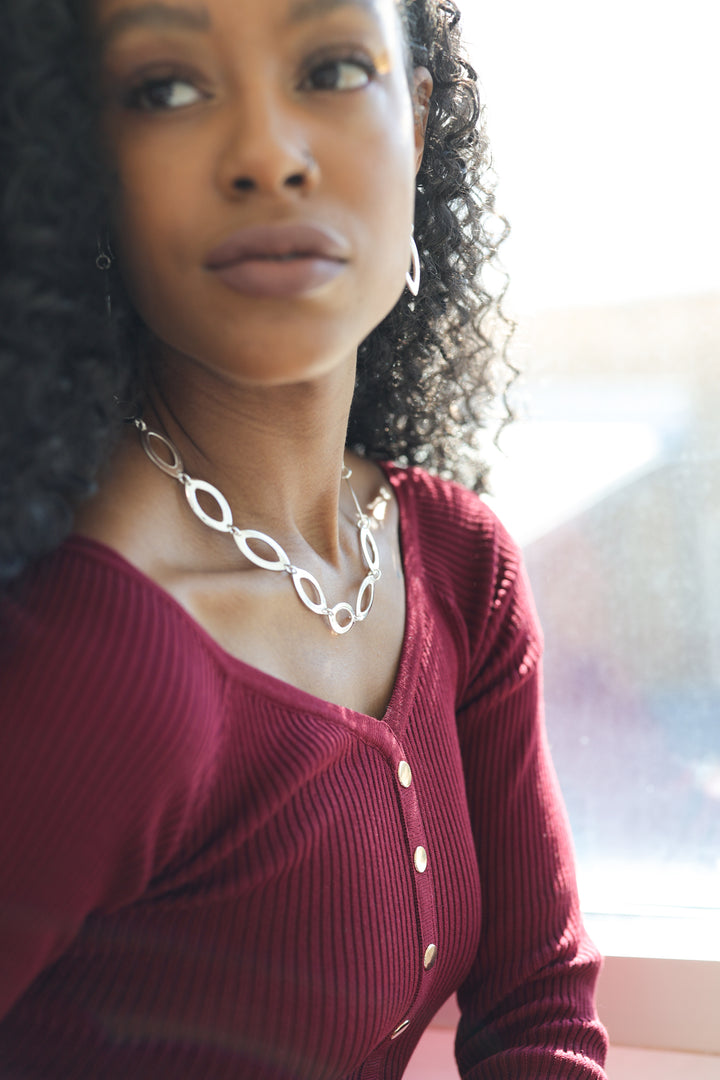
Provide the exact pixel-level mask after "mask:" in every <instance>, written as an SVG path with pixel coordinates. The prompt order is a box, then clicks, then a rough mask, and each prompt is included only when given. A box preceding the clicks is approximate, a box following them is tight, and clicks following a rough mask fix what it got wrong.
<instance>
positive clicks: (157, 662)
mask: <svg viewBox="0 0 720 1080" xmlns="http://www.w3.org/2000/svg"><path fill="white" fill-rule="evenodd" d="M387 471H388V476H389V479H390V482H391V483H392V485H393V487H394V489H395V492H396V495H397V498H398V501H399V506H400V521H401V541H402V552H403V562H404V567H405V577H406V584H407V625H406V634H405V642H404V648H403V653H402V658H401V662H400V669H399V672H398V676H397V682H396V685H395V689H394V692H393V696H392V699H391V701H390V704H389V706H388V709H387V713H386V715H385V717H384V718H383V720H381V721H379V720H375V719H372V718H370V717H367V716H364V715H362V714H359V713H356V712H353V711H352V710H350V709H346V708H341V707H338V706H335V705H331V704H329V703H327V702H325V701H322V700H319V699H317V698H315V697H313V696H312V695H310V694H307V693H304V692H302V691H300V690H297V689H295V688H293V687H291V686H289V685H287V684H285V683H283V682H281V681H280V680H278V679H275V678H272V677H271V676H269V675H266V674H264V673H262V672H260V671H258V670H256V669H255V668H252V667H250V666H248V665H247V664H244V663H242V662H241V661H239V660H236V659H234V658H233V657H231V656H229V655H228V654H227V653H225V652H224V651H223V649H221V648H220V647H219V646H218V645H217V644H216V643H215V642H214V641H213V640H212V638H210V637H209V636H208V634H206V633H205V632H204V631H203V630H202V628H201V627H200V626H199V625H198V624H197V623H195V621H194V620H193V619H192V618H191V617H190V616H189V615H188V614H187V613H186V612H185V611H184V610H183V609H182V608H181V607H180V606H179V605H178V604H177V603H176V602H175V601H174V600H173V599H172V598H171V597H170V596H169V595H168V594H167V593H165V592H164V591H163V590H162V589H161V588H160V587H158V586H157V585H155V584H154V583H153V582H151V581H150V580H149V579H148V578H146V577H145V576H144V575H143V574H142V573H140V572H139V571H138V570H136V569H135V568H134V567H132V566H131V565H130V564H129V563H127V562H126V561H125V560H124V559H123V558H121V557H120V556H119V555H117V554H116V553H114V552H113V551H111V550H110V549H109V548H106V547H104V546H103V545H100V544H96V543H94V542H92V541H88V540H84V539H81V538H77V537H76V538H72V539H71V540H70V541H68V542H67V543H66V544H65V545H63V547H62V548H61V549H60V550H59V551H58V552H56V553H55V554H53V555H52V556H50V557H48V558H47V559H45V560H43V561H42V562H41V563H40V564H39V565H37V566H36V567H35V568H34V569H33V571H32V572H31V573H30V574H28V575H26V577H25V579H24V580H23V582H22V583H21V584H20V586H18V587H16V588H15V589H14V591H13V593H12V595H11V596H10V597H9V598H7V599H6V600H5V601H4V603H3V607H2V616H1V620H0V678H1V679H2V698H1V702H2V704H1V708H0V716H1V721H2V722H1V726H0V737H1V739H2V748H1V753H0V820H1V821H2V830H1V839H0V924H1V925H0V1017H3V1019H2V1020H0V1077H2V1078H3V1080H6V1078H10V1077H11V1078H13V1080H19V1078H22V1080H80V1078H83V1080H225V1078H227V1080H230V1078H232V1080H246V1078H247V1080H290V1078H292V1080H304V1078H307V1080H326V1078H328V1080H329V1078H335V1080H337V1078H353V1080H360V1078H362V1080H370V1078H377V1080H380V1078H383V1080H393V1078H396V1077H400V1076H401V1075H402V1072H403V1069H404V1067H405V1065H406V1064H407V1061H408V1059H409V1057H410V1054H411V1052H412V1050H413V1048H414V1047H415V1045H416V1043H417V1040H418V1039H419V1037H420V1035H421V1033H422V1031H423V1029H424V1028H425V1027H426V1025H427V1024H428V1022H429V1020H430V1019H431V1017H432V1015H433V1013H434V1012H435V1011H436V1009H437V1008H438V1007H439V1006H440V1004H441V1003H442V1002H443V1001H444V1000H445V999H446V998H447V997H448V995H450V994H451V993H453V992H454V991H458V992H459V1000H460V1005H461V1008H462V1012H463V1018H462V1021H461V1025H460V1029H459V1033H458V1041H457V1055H458V1061H459V1065H460V1071H461V1074H462V1076H464V1077H467V1078H468V1080H491V1078H507V1080H543V1078H558V1080H559V1078H561V1077H567V1078H575V1080H581V1078H585V1080H590V1078H591V1077H592V1078H595V1080H598V1078H602V1077H604V1073H603V1070H602V1062H603V1060H604V1053H605V1036H604V1032H603V1029H602V1027H601V1025H600V1024H599V1022H598V1020H597V1016H596V1014H595V1009H594V1004H593V988H594V983H595V979H596V975H597V969H598V957H597V955H596V952H595V950H594V948H593V946H592V945H591V944H590V943H589V942H588V940H587V938H586V937H585V934H584V931H583V929H582V925H581V921H580V916H579V913H578V906H577V898H576V892H575V884H574V876H573V866H572V854H571V847H570V843H569V839H568V832H567V824H566V819H565V816H564V811H563V808H562V804H561V801H560V797H559V794H558V788H557V783H556V780H555V777H554V774H553V771H552V767H551V765H550V762H549V759H548V754H547V746H546V742H545V736H544V731H543V721H542V713H541V705H540V698H539V692H540V686H539V666H538V664H539V652H540V639H539V632H538V629H537V626H536V620H535V615H534V612H533V608H532V603H531V600H530V599H529V595H528V592H527V587H526V583H525V580H524V575H523V572H522V569H521V566H520V561H519V556H518V552H517V549H516V547H515V546H514V544H513V543H512V542H511V541H510V540H509V538H508V537H507V535H506V533H505V532H504V530H503V529H502V527H501V526H500V525H499V523H498V522H497V520H496V519H495V518H494V517H493V515H492V513H491V512H490V511H489V510H488V509H487V507H486V506H485V505H484V504H483V503H482V502H481V501H480V500H479V499H478V498H477V497H475V496H473V495H470V494H469V493H468V492H466V491H464V490H462V489H460V488H458V487H456V486H454V485H451V484H449V483H446V482H443V481H439V480H437V479H432V478H430V477H429V476H427V475H426V474H425V473H423V472H421V471H419V470H415V469H411V470H400V469H395V468H392V467H389V468H388V470H387ZM379 587H380V588H382V584H381V585H380V586H379ZM403 762H405V763H407V766H409V769H408V768H407V766H405V765H402V764H401V763H403ZM432 946H434V947H435V948H432Z"/></svg>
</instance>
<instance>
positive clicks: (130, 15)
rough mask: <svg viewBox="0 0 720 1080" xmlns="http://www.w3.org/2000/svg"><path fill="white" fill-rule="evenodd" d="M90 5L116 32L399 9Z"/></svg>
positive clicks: (170, 2) (274, 3) (378, 14)
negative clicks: (131, 29) (231, 21)
mask: <svg viewBox="0 0 720 1080" xmlns="http://www.w3.org/2000/svg"><path fill="white" fill-rule="evenodd" d="M91 8H92V12H93V15H94V17H95V20H96V21H98V22H99V23H100V24H101V25H102V26H103V27H107V28H108V30H109V31H111V32H113V33H115V32H119V31H120V30H123V29H126V28H132V27H137V26H148V27H153V26H156V27H160V28H162V27H165V28H168V29H172V28H178V29H188V30H211V29H212V27H213V24H214V23H215V22H217V21H222V20H223V18H225V17H236V18H237V17H240V18H241V19H242V21H243V22H248V21H250V22H252V21H253V20H254V19H256V18H261V17H262V18H271V19H276V20H279V21H284V22H288V23H303V22H306V21H309V20H312V19H320V18H322V17H323V16H330V15H332V14H335V13H336V12H342V11H352V10H357V11H362V12H365V13H366V14H368V15H369V16H371V17H374V18H376V19H378V20H381V21H382V20H384V19H385V18H386V17H387V16H388V15H389V14H390V13H391V12H396V11H397V7H396V0H93V2H92V4H91Z"/></svg>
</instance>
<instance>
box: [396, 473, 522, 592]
mask: <svg viewBox="0 0 720 1080" xmlns="http://www.w3.org/2000/svg"><path fill="white" fill-rule="evenodd" d="M387 476H388V479H389V481H390V484H391V486H392V487H393V490H394V491H395V494H396V497H397V499H398V503H399V506H400V514H401V519H402V522H403V526H404V527H405V536H404V537H403V539H404V540H405V542H406V544H410V545H411V546H413V547H416V548H417V549H418V552H419V554H420V556H421V558H422V561H423V564H424V565H428V564H429V565H430V566H431V568H432V571H433V573H434V574H435V575H436V576H437V578H438V579H439V580H440V581H442V582H445V583H446V584H448V585H452V587H453V588H457V587H458V586H459V585H461V584H462V582H463V581H465V582H466V583H467V584H468V585H469V586H471V587H472V588H473V590H474V591H475V593H476V594H477V590H478V588H480V589H483V588H484V589H486V590H487V591H489V592H492V591H493V588H494V586H495V583H496V581H497V580H498V577H501V578H502V577H507V575H508V574H510V575H512V576H514V575H515V574H516V573H517V570H518V568H519V566H520V565H521V562H522V557H521V554H520V549H519V547H518V545H517V543H516V542H515V541H514V540H513V538H512V537H511V536H510V535H509V533H508V532H507V530H506V529H505V527H504V526H503V524H502V522H501V521H500V520H499V518H498V517H497V516H496V514H495V513H494V512H493V510H491V509H490V507H489V506H488V505H487V503H486V502H485V501H484V500H483V499H482V497H481V496H479V495H477V494H475V493H474V492H472V491H468V490H467V488H464V487H461V485H460V484H457V483H455V482H453V481H451V480H444V479H442V478H440V477H437V476H432V475H430V474H429V473H427V472H425V471H424V470H423V469H420V468H409V469H400V468H397V467H394V466H390V467H387Z"/></svg>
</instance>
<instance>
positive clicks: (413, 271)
mask: <svg viewBox="0 0 720 1080" xmlns="http://www.w3.org/2000/svg"><path fill="white" fill-rule="evenodd" d="M410 255H411V265H410V270H408V272H407V274H406V275H405V281H406V282H407V287H408V289H409V290H410V292H411V293H412V294H413V296H417V294H418V293H419V292H420V252H419V251H418V247H417V244H416V243H415V227H414V226H413V231H412V232H411V233H410Z"/></svg>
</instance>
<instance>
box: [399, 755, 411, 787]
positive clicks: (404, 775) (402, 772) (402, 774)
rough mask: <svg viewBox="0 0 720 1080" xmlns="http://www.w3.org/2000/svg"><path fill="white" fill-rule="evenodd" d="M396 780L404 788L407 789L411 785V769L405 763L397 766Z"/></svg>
mask: <svg viewBox="0 0 720 1080" xmlns="http://www.w3.org/2000/svg"><path fill="white" fill-rule="evenodd" d="M398 780H399V781H400V783H401V784H402V786H403V787H404V788H409V787H410V785H411V784H412V769H411V768H410V766H409V765H408V763H407V761H401V762H400V764H399V765H398Z"/></svg>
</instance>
